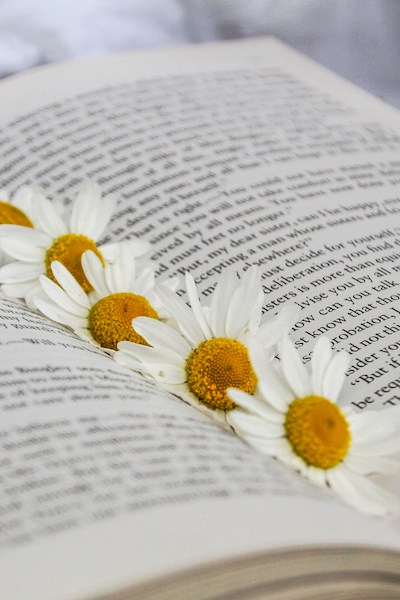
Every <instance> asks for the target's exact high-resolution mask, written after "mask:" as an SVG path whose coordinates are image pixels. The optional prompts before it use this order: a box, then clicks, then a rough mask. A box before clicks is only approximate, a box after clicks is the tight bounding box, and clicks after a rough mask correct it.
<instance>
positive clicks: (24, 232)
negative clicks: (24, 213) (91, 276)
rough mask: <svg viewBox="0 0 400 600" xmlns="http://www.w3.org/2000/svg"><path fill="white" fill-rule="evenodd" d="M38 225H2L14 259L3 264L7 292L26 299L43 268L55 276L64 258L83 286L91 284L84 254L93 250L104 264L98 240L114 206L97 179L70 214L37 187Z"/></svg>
mask: <svg viewBox="0 0 400 600" xmlns="http://www.w3.org/2000/svg"><path fill="white" fill-rule="evenodd" d="M31 203H32V213H33V214H34V215H35V224H36V226H37V228H35V229H32V228H31V227H27V226H24V227H16V226H12V225H8V226H5V227H4V228H1V227H0V244H1V248H2V249H3V250H4V251H5V252H6V253H7V255H8V256H10V257H11V258H12V259H13V261H12V262H10V263H9V264H8V265H6V266H4V267H2V268H1V269H0V283H2V284H3V285H2V291H3V292H4V293H6V294H7V295H9V296H13V297H17V298H24V297H25V298H26V299H27V300H28V297H29V296H30V295H32V293H35V291H37V290H38V289H39V277H40V275H42V274H43V273H44V274H46V275H47V277H49V278H50V279H53V281H55V278H54V275H53V272H52V269H51V264H52V262H54V261H58V262H60V263H62V264H63V265H64V266H65V267H66V268H67V269H68V270H69V271H70V273H71V274H72V275H73V276H74V277H75V279H76V280H77V282H78V283H79V285H81V286H82V288H83V289H84V290H85V291H90V289H91V286H90V283H89V281H88V280H87V278H86V276H85V274H84V272H83V269H82V265H81V256H82V254H83V252H85V251H86V250H92V252H94V253H95V254H96V255H97V256H98V257H99V259H100V260H101V261H102V262H103V264H104V256H103V254H102V252H101V250H100V249H99V248H98V247H97V245H96V242H97V241H98V240H99V238H100V236H101V235H102V233H103V231H104V229H105V227H106V225H107V224H108V222H109V220H110V217H111V214H112V212H113V210H114V205H115V202H114V200H113V199H112V198H104V199H102V198H101V193H100V188H99V186H97V185H96V184H93V183H89V184H87V185H85V186H84V187H83V188H82V189H81V190H80V192H79V193H78V195H77V198H76V200H75V203H74V205H73V208H72V212H71V215H70V218H69V219H65V218H63V216H62V215H61V214H60V212H59V211H58V210H57V208H56V206H55V205H54V204H53V203H52V202H50V201H49V200H48V199H47V198H46V197H45V196H44V195H43V194H42V192H41V191H39V190H34V191H33V193H32V198H31Z"/></svg>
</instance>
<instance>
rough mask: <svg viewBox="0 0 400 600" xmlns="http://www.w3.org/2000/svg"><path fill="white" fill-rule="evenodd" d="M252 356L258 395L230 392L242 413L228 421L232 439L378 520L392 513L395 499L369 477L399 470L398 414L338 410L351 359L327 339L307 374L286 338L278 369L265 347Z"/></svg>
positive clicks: (317, 347)
mask: <svg viewBox="0 0 400 600" xmlns="http://www.w3.org/2000/svg"><path fill="white" fill-rule="evenodd" d="M250 354H251V358H252V364H253V368H254V371H255V373H256V375H257V377H258V391H257V396H251V395H249V394H247V393H245V392H243V391H242V390H239V389H236V390H229V391H228V395H229V397H230V398H231V399H232V401H233V402H235V403H236V404H237V406H238V408H236V409H235V410H234V411H231V412H230V413H229V415H228V416H227V419H228V422H229V424H230V425H231V426H232V427H233V428H234V430H235V432H236V433H237V434H238V435H239V436H240V437H242V438H244V439H245V440H246V441H247V442H248V443H249V444H250V445H251V446H253V447H254V448H256V449H257V450H259V451H260V452H261V453H263V454H266V455H269V456H273V457H275V458H277V459H279V460H281V461H282V462H284V463H286V464H287V465H289V466H290V467H291V468H293V469H294V470H296V471H298V472H299V473H301V474H302V475H303V476H305V477H306V478H307V479H309V480H310V481H312V482H313V483H315V484H317V485H319V486H321V487H327V488H331V489H332V490H333V491H334V492H336V493H337V494H338V495H339V496H341V497H342V498H343V499H344V500H345V501H347V502H348V503H349V504H351V505H352V506H355V507H356V508H358V509H361V510H362V511H364V512H368V513H371V514H374V515H384V514H386V513H391V512H394V511H395V510H396V509H397V504H398V502H397V499H396V498H394V497H393V496H392V495H391V494H389V493H388V492H386V491H384V490H383V489H381V488H380V487H378V486H377V485H376V484H375V483H373V482H372V481H371V480H369V479H367V478H366V477H365V476H366V475H369V474H376V473H388V472H390V471H391V470H393V469H394V468H396V467H397V466H398V463H397V461H395V460H393V459H390V458H388V457H387V456H388V455H390V454H393V453H395V452H399V450H400V436H399V433H398V428H397V427H396V426H395V423H394V422H393V418H392V414H393V413H392V414H387V412H386V411H385V412H377V411H368V412H367V413H365V414H364V413H354V412H353V411H352V410H351V409H350V408H348V407H341V408H340V407H339V406H338V404H337V400H338V396H339V392H340V390H341V387H342V385H343V383H344V380H345V373H346V370H347V368H348V364H349V355H348V354H347V353H346V352H338V353H334V354H333V353H332V351H331V347H330V342H329V340H328V338H326V337H322V338H320V339H319V340H318V342H317V343H316V345H315V348H314V352H313V355H312V359H311V369H310V372H309V371H308V370H307V369H306V367H305V366H304V365H303V363H302V361H301V359H300V357H299V356H298V354H297V352H296V350H295V348H294V346H293V344H292V343H291V342H290V341H289V339H288V338H287V337H285V338H284V339H283V340H282V341H281V342H280V345H279V354H280V359H281V360H280V363H279V366H278V367H277V368H276V369H275V368H272V367H271V362H270V361H268V357H264V356H263V354H264V353H263V350H262V348H261V347H260V346H257V345H256V344H254V343H253V344H252V346H251V349H250ZM392 410H393V409H392Z"/></svg>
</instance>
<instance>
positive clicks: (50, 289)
mask: <svg viewBox="0 0 400 600" xmlns="http://www.w3.org/2000/svg"><path fill="white" fill-rule="evenodd" d="M39 281H40V284H41V286H42V289H43V291H44V292H45V293H46V294H47V296H48V297H49V298H50V300H53V302H55V303H56V304H58V306H60V307H61V308H62V309H63V310H65V311H67V312H69V313H71V314H73V315H75V316H77V317H81V318H86V319H87V318H88V316H89V305H88V306H87V307H83V306H82V305H80V304H77V303H76V302H74V300H73V299H72V298H70V296H69V295H68V294H67V293H66V292H65V291H64V290H63V289H62V288H61V287H60V286H59V285H57V284H56V283H54V281H51V279H49V278H48V277H46V276H45V275H42V276H41V277H40V278H39Z"/></svg>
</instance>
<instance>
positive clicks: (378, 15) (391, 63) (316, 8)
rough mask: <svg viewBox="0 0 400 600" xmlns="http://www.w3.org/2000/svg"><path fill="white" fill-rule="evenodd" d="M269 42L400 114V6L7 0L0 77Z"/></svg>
mask: <svg viewBox="0 0 400 600" xmlns="http://www.w3.org/2000/svg"><path fill="white" fill-rule="evenodd" d="M269 34H272V35H276V36H277V37H279V38H281V39H282V40H283V41H286V42H287V43H289V44H291V45H292V46H294V47H295V48H298V49H299V50H300V51H302V52H304V53H305V54H308V55H309V56H311V57H312V58H315V59H316V60H317V61H318V62H321V63H323V64H325V65H327V66H328V67H330V68H332V69H333V70H335V71H337V72H338V73H340V74H342V75H344V76H345V77H347V78H348V79H350V80H352V81H354V82H355V83H357V84H359V85H361V86H362V87H364V88H367V89H369V90H370V91H372V92H373V93H375V94H377V95H380V96H382V97H384V98H385V99H387V100H388V101H390V102H392V103H394V104H397V105H398V106H400V71H399V69H398V67H397V64H398V62H399V58H400V0H34V1H32V0H0V76H4V75H7V74H10V73H15V72H17V71H21V70H23V69H27V68H29V67H32V66H35V65H38V64H43V63H47V62H51V61H57V60H62V59H66V58H74V57H77V56H83V55H89V54H91V55H94V54H101V53H104V52H110V51H116V50H125V49H131V48H140V47H153V46H166V45H172V44H179V43H182V42H201V41H208V40H218V39H232V38H240V37H247V36H254V35H269Z"/></svg>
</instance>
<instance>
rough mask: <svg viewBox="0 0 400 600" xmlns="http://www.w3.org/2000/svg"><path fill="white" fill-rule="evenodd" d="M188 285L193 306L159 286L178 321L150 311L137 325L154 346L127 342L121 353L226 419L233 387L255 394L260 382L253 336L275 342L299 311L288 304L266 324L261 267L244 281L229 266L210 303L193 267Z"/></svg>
mask: <svg viewBox="0 0 400 600" xmlns="http://www.w3.org/2000/svg"><path fill="white" fill-rule="evenodd" d="M186 288H187V293H188V297H189V301H190V305H191V308H189V307H188V305H187V304H186V303H185V302H184V301H183V300H182V299H180V298H179V297H178V296H177V295H176V294H174V293H172V292H171V291H170V290H167V289H165V288H163V287H161V286H160V287H159V288H157V294H158V296H159V298H160V301H161V302H162V304H163V305H164V307H165V308H166V309H167V310H168V311H169V313H170V314H171V315H172V317H173V319H174V324H175V327H172V326H169V325H166V324H164V323H161V322H160V321H155V320H152V319H146V318H145V317H139V318H137V319H135V320H134V321H133V327H134V328H135V330H136V331H137V332H138V333H139V334H140V335H142V336H143V337H144V338H145V339H146V340H147V342H148V343H149V345H150V346H151V347H145V346H139V345H138V344H134V343H131V342H121V343H119V344H118V352H117V353H116V355H115V358H116V360H117V361H118V362H119V363H120V364H122V365H124V366H126V367H128V368H131V369H133V370H135V371H139V372H141V373H144V374H147V375H149V376H150V377H152V378H154V379H156V380H157V381H159V382H161V383H162V384H163V385H164V387H167V389H169V390H170V391H172V392H173V393H175V394H177V395H179V396H180V397H181V398H183V399H186V400H187V401H188V402H189V403H190V404H191V405H193V406H195V407H196V408H199V409H200V410H202V411H203V412H204V411H205V412H208V414H209V415H210V416H213V417H214V418H217V419H218V420H220V419H222V420H225V415H224V411H226V410H231V409H232V408H234V406H235V405H234V403H233V402H232V400H230V398H228V396H227V394H226V390H227V388H229V387H233V386H234V387H238V388H240V389H242V390H244V391H245V392H247V393H249V394H253V393H254V391H255V390H256V387H257V377H256V374H255V372H254V370H253V368H252V366H251V363H250V359H249V354H248V350H247V343H248V341H249V339H251V338H252V337H253V336H254V335H259V336H260V339H262V340H263V343H264V344H265V345H266V346H269V347H270V346H272V345H273V344H275V342H276V341H277V340H278V339H279V338H280V336H281V335H282V334H283V332H286V331H287V330H288V329H289V328H290V325H291V322H292V312H293V311H292V310H291V309H287V310H284V311H282V312H281V313H280V315H278V316H277V317H275V318H274V319H272V320H271V321H270V322H268V323H266V324H264V325H260V321H261V308H262V303H263V292H262V286H261V281H260V275H259V272H258V270H257V269H256V268H255V267H252V268H250V269H249V270H248V271H246V273H245V275H244V277H243V278H242V279H241V281H240V282H239V281H238V278H237V276H236V273H235V272H234V271H230V270H226V271H224V273H223V274H222V276H221V278H220V281H219V283H218V285H217V287H216V288H215V290H214V291H213V294H212V297H211V303H210V306H209V307H203V306H202V305H201V304H200V301H199V298H198V294H197V290H196V285H195V283H194V280H193V277H192V276H191V275H190V274H189V273H187V274H186Z"/></svg>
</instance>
